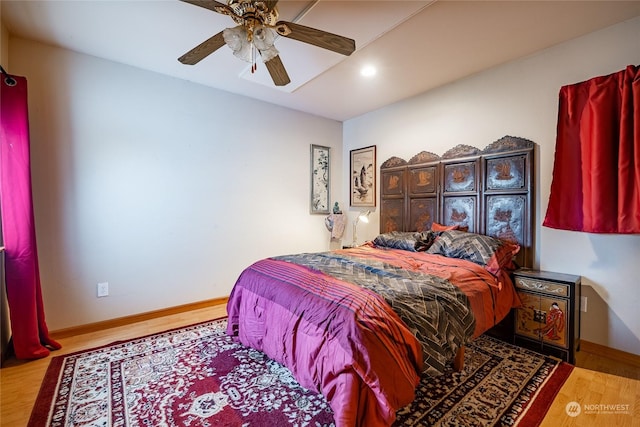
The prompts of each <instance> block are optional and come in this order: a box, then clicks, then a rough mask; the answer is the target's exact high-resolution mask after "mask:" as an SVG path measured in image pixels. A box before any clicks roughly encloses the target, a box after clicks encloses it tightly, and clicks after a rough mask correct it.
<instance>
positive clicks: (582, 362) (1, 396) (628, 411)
mask: <svg viewBox="0 0 640 427" xmlns="http://www.w3.org/2000/svg"><path fill="white" fill-rule="evenodd" d="M225 315H226V312H225V306H224V305H217V306H214V307H208V308H201V309H197V310H192V311H189V312H186V313H179V314H172V315H169V316H163V317H159V318H155V319H151V320H145V321H141V322H137V323H134V324H130V325H123V326H119V327H115V328H110V329H105V330H100V331H96V332H90V333H85V334H82V335H76V336H70V337H66V338H61V339H59V342H60V343H61V344H62V345H63V348H62V350H58V351H56V352H54V353H53V354H52V355H53V356H56V355H61V354H65V353H72V352H75V351H79V350H84V349H88V348H92V347H98V346H102V345H106V344H109V343H111V342H113V341H118V340H124V339H129V338H136V337H139V336H143V335H147V334H151V333H156V332H161V331H164V330H167V329H171V328H176V327H181V326H186V325H190V324H193V323H197V322H200V321H205V320H209V319H215V318H219V317H223V316H225ZM49 361H50V358H46V359H40V360H35V361H30V362H21V361H16V360H12V359H10V360H7V361H6V362H5V364H4V365H3V367H2V369H0V400H1V405H2V410H1V412H0V426H2V427H24V426H26V424H27V421H28V420H29V416H30V414H31V408H32V406H33V403H34V401H35V399H36V396H37V394H38V391H39V390H40V383H41V381H42V379H43V377H44V374H45V372H46V370H47V367H48V365H49ZM594 369H595V370H594ZM605 372H606V373H605ZM571 402H578V403H579V404H580V406H581V407H582V408H586V409H588V411H587V410H585V409H582V413H580V414H579V415H577V416H575V417H571V416H569V415H568V414H567V411H566V407H567V405H568V404H570V403H571ZM605 405H616V406H605ZM573 407H574V408H575V406H573ZM587 412H589V413H587ZM542 426H543V427H562V426H580V427H583V426H607V427H609V426H611V427H613V426H619V427H626V426H629V427H631V426H633V427H636V426H637V427H640V368H638V367H636V366H632V365H625V364H622V363H618V362H614V361H611V360H608V359H606V358H603V357H598V356H595V355H592V354H589V353H585V352H584V351H582V352H579V353H578V360H577V367H576V368H575V369H574V370H573V372H572V373H571V376H570V377H569V379H568V380H567V382H566V383H565V384H564V386H563V387H562V389H561V390H560V393H559V394H558V396H557V397H556V400H555V401H554V403H553V405H552V406H551V408H550V409H549V412H548V413H547V415H546V417H545V419H544V421H543V423H542ZM525 427H527V426H525Z"/></svg>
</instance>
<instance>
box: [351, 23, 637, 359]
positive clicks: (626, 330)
mask: <svg viewBox="0 0 640 427" xmlns="http://www.w3.org/2000/svg"><path fill="white" fill-rule="evenodd" d="M629 64H635V65H638V64H640V18H636V19H633V20H630V21H627V22H624V23H621V24H619V25H615V26H613V27H610V28H607V29H604V30H602V31H599V32H596V33H592V34H589V35H587V36H584V37H581V38H579V39H576V40H573V41H570V42H567V43H564V44H561V45H558V46H555V47H553V48H550V49H547V50H545V51H542V52H540V53H538V54H536V55H533V56H530V57H528V58H525V59H522V60H518V61H514V62H510V63H507V64H504V65H502V66H499V67H496V68H494V69H491V70H489V71H486V72H483V73H480V74H477V75H475V76H472V77H470V78H467V79H464V80H462V81H458V82H456V83H454V84H450V85H448V86H445V87H442V88H439V89H436V90H432V91H430V92H427V93H425V94H423V95H421V96H418V97H415V98H412V99H409V100H406V101H403V102H399V103H397V104H395V105H392V106H389V107H386V108H383V109H380V110H377V111H375V112H372V113H369V114H366V115H363V116H361V117H358V118H355V119H352V120H349V121H347V122H345V124H344V140H343V143H344V153H343V155H344V156H345V157H344V158H345V159H347V161H345V165H344V171H343V173H347V172H348V166H349V165H348V158H349V157H348V156H349V150H352V149H354V148H360V147H364V146H368V145H372V144H375V145H376V146H377V150H378V166H379V165H380V164H382V162H384V161H385V160H386V159H388V158H389V157H391V156H393V155H396V156H399V157H401V158H404V159H405V160H409V159H410V158H411V157H412V156H413V155H414V154H417V153H418V152H419V151H421V150H427V151H431V152H434V153H436V154H439V155H442V154H444V152H445V151H447V150H448V149H449V148H452V147H454V146H455V145H457V144H468V145H472V146H476V147H478V148H481V149H482V148H484V147H485V146H486V145H488V144H489V143H491V142H493V141H495V140H497V139H499V138H501V137H502V136H504V135H512V136H519V137H523V138H527V139H530V140H532V141H534V142H535V143H536V144H537V145H538V147H537V159H536V160H537V165H538V169H537V171H536V173H537V179H536V181H537V182H536V191H537V194H536V206H537V209H536V218H535V233H536V260H537V264H538V265H539V267H540V268H541V269H543V270H549V271H557V272H564V273H572V274H578V275H581V276H582V277H583V288H582V289H583V295H586V296H587V297H588V304H587V310H588V311H587V313H583V318H582V322H581V325H582V338H583V339H585V340H588V341H591V342H595V343H599V344H602V345H607V346H610V347H613V348H616V349H620V350H623V351H627V352H631V353H635V354H640V312H639V311H638V307H639V306H640V304H639V303H640V263H639V262H638V260H639V259H640V236H639V235H630V236H624V235H622V236H621V235H594V234H587V233H576V232H568V231H558V230H553V229H549V228H546V227H542V225H541V224H542V220H543V219H544V214H545V212H546V208H547V203H548V198H549V190H550V186H551V175H552V169H553V155H554V150H555V136H556V122H557V104H558V91H559V89H560V87H561V86H563V85H566V84H571V83H577V82H580V81H583V80H587V79H589V78H591V77H595V76H599V75H605V74H610V73H613V72H616V71H619V70H622V69H624V68H625V67H626V66H627V65H629ZM434 67H437V64H434ZM425 72H428V70H425ZM380 78H384V75H381V76H380ZM638 166H639V167H640V165H638ZM343 194H344V197H343V198H345V199H346V198H347V196H348V194H349V189H348V183H347V182H345V183H343ZM378 219H379V218H378V215H377V213H376V217H375V218H374V220H373V221H372V222H371V223H370V224H368V225H364V224H361V225H359V236H360V237H362V238H373V237H375V235H376V234H377V232H378V230H379V222H378Z"/></svg>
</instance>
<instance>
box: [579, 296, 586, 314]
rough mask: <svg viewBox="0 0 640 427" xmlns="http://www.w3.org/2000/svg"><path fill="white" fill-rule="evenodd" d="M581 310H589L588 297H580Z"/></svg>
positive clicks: (584, 311)
mask: <svg viewBox="0 0 640 427" xmlns="http://www.w3.org/2000/svg"><path fill="white" fill-rule="evenodd" d="M580 311H581V312H583V313H586V312H587V297H583V296H581V297H580Z"/></svg>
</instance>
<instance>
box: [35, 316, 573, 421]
mask: <svg viewBox="0 0 640 427" xmlns="http://www.w3.org/2000/svg"><path fill="white" fill-rule="evenodd" d="M226 325H227V321H226V319H219V320H213V321H209V322H204V323H200V324H197V325H192V326H188V327H184V328H179V329H175V330H171V331H167V332H163V333H158V334H153V335H150V336H147V337H142V338H138V339H133V340H128V341H123V342H117V343H113V344H110V345H107V346H104V347H100V348H95V349H92V350H87V351H82V352H77V353H73V354H68V355H62V356H58V357H54V358H53V359H52V360H51V362H50V365H49V368H48V371H47V373H46V375H45V378H44V380H43V383H42V386H41V389H40V393H39V395H38V399H37V401H36V403H35V405H34V408H33V411H32V414H31V419H30V421H29V425H28V426H29V427H43V426H71V425H73V426H92V427H93V426H121V427H132V426H154V427H155V426H189V427H213V426H229V427H231V426H242V427H249V426H257V427H262V426H267V427H280V426H301V427H302V426H313V427H329V426H333V425H334V424H333V417H332V412H331V408H330V407H329V406H328V404H327V402H326V400H325V399H324V397H323V396H322V395H320V394H317V393H316V392H314V391H310V390H306V389H304V388H302V387H301V386H300V385H298V383H297V382H296V380H295V379H294V378H293V376H292V375H291V373H290V372H289V370H288V369H286V368H285V367H283V366H282V365H280V364H278V363H276V362H274V361H272V360H270V359H268V358H267V357H266V356H265V355H264V354H263V353H261V352H259V351H256V350H252V349H250V348H247V347H244V346H242V345H240V344H237V343H235V342H233V341H232V340H231V338H230V337H229V336H227V335H226ZM572 368H573V367H572V366H571V365H569V364H567V363H564V362H558V361H556V360H554V359H551V358H548V357H545V356H542V355H540V354H537V353H534V352H531V351H528V350H525V349H522V348H519V347H515V346H512V345H509V344H506V343H504V342H501V341H498V340H495V339H493V338H490V337H486V336H481V337H479V338H478V339H476V340H475V341H474V342H473V343H472V344H470V345H468V346H467V348H466V352H465V368H464V370H463V371H462V372H453V371H451V370H450V371H447V372H446V373H445V374H444V375H442V376H440V377H428V376H424V377H423V379H422V381H421V383H420V385H419V386H418V389H417V390H416V399H415V401H414V402H413V403H412V404H410V405H408V406H407V407H405V408H403V409H401V410H400V411H398V413H397V415H398V418H397V421H396V423H395V424H394V425H396V426H466V425H469V426H471V425H473V426H512V425H518V424H520V425H522V426H527V427H529V426H535V425H538V424H539V423H540V422H541V420H542V418H543V417H544V415H545V413H546V411H547V409H548V408H549V405H550V404H551V402H552V401H553V399H554V397H555V395H556V393H557V392H558V390H559V389H560V387H561V386H562V384H563V383H564V381H565V380H566V378H567V377H568V375H569V373H570V372H571V370H572Z"/></svg>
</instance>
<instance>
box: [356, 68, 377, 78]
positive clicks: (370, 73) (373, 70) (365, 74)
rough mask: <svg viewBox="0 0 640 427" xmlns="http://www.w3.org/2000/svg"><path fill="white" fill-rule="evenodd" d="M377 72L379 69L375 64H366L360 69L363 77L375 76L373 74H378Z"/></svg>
mask: <svg viewBox="0 0 640 427" xmlns="http://www.w3.org/2000/svg"><path fill="white" fill-rule="evenodd" d="M377 72H378V70H376V67H374V66H373V65H365V66H364V67H362V69H361V70H360V74H361V75H362V76H363V77H373V76H375V75H376V73H377Z"/></svg>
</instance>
